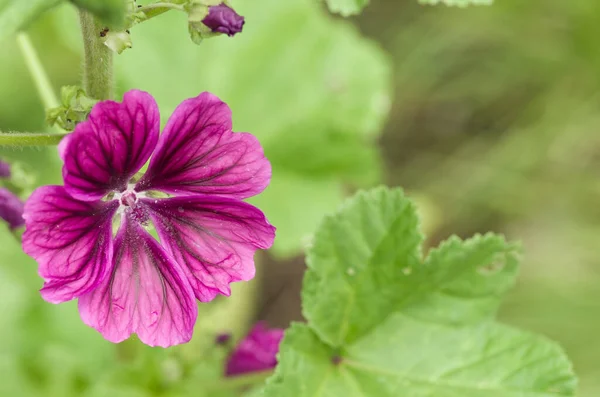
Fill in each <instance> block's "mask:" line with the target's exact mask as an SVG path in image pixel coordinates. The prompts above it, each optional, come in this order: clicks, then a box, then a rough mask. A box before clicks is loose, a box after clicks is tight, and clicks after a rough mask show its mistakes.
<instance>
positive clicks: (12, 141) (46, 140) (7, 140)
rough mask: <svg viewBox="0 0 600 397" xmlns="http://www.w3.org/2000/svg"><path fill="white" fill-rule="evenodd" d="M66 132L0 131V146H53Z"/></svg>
mask: <svg viewBox="0 0 600 397" xmlns="http://www.w3.org/2000/svg"><path fill="white" fill-rule="evenodd" d="M65 135H66V134H44V133H27V132H0V146H11V147H17V146H21V147H23V146H54V145H58V143H59V142H60V141H61V139H63V138H64V137H65Z"/></svg>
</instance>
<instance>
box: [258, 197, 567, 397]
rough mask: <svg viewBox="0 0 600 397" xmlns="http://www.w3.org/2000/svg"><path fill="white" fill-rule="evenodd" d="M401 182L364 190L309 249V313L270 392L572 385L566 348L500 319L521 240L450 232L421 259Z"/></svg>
mask: <svg viewBox="0 0 600 397" xmlns="http://www.w3.org/2000/svg"><path fill="white" fill-rule="evenodd" d="M417 225H418V219H417V216H416V214H415V209H414V207H413V205H412V204H411V203H410V201H409V200H408V199H407V198H405V197H404V196H403V194H402V192H401V191H400V190H388V189H384V188H379V189H375V190H372V191H370V192H363V193H359V194H358V195H357V196H356V197H355V198H353V199H352V200H350V201H349V202H348V203H347V204H346V205H345V206H344V207H343V209H342V210H341V211H340V212H339V213H338V214H337V215H335V216H332V217H329V218H327V219H326V220H325V221H324V223H323V224H322V226H321V227H320V228H319V230H318V232H317V233H316V236H315V242H314V246H313V247H312V248H311V249H310V250H309V252H308V259H307V262H308V266H309V271H308V272H307V274H306V277H305V280H304V287H303V303H304V306H303V309H304V314H305V317H306V318H307V319H308V325H303V324H296V325H294V326H293V327H292V328H291V329H290V330H288V331H287V333H286V337H285V339H284V341H283V343H282V347H281V350H280V356H279V360H280V365H279V367H278V369H277V372H276V374H275V375H274V377H273V378H272V379H271V380H270V381H269V382H268V384H267V386H266V388H265V390H264V396H265V397H271V396H272V397H275V396H277V397H286V396H290V397H291V396H294V397H312V396H332V397H333V396H340V395H354V396H378V397H385V396H390V397H392V396H399V395H402V396H406V397H421V396H435V397H456V396H461V397H467V396H468V397H480V396H481V397H483V396H486V397H487V396H497V397H522V396H525V395H527V396H531V397H550V396H573V395H574V392H575V386H576V380H575V376H574V374H573V371H572V368H571V364H570V363H569V361H568V359H567V358H566V356H565V355H564V353H563V352H562V350H561V348H560V347H559V346H557V345H556V344H554V343H553V342H551V341H549V340H546V339H545V338H543V337H539V336H535V335H532V334H529V333H526V332H522V331H519V330H516V329H513V328H510V327H507V326H504V325H501V324H498V323H496V322H495V321H494V319H493V318H494V316H495V314H496V311H497V309H498V306H499V304H500V301H501V299H502V296H503V295H504V293H505V292H506V291H507V290H508V289H509V287H511V286H512V284H513V282H514V278H515V276H516V272H517V250H516V247H515V246H514V245H511V244H507V243H506V242H505V241H504V239H503V238H501V237H499V236H495V235H492V234H488V235H485V236H476V237H474V238H472V239H470V240H466V241H461V240H460V239H458V238H456V237H453V238H450V239H449V240H448V241H447V242H445V243H443V244H442V245H441V246H440V247H439V248H437V249H434V250H432V251H431V252H430V253H429V255H428V256H427V258H425V259H424V260H421V254H420V251H419V250H420V243H421V236H420V233H419V231H418V226H417Z"/></svg>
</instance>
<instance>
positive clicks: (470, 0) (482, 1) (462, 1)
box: [419, 0, 494, 7]
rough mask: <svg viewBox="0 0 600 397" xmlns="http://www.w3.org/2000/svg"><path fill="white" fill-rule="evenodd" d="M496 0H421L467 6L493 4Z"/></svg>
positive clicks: (421, 1) (425, 2) (420, 0)
mask: <svg viewBox="0 0 600 397" xmlns="http://www.w3.org/2000/svg"><path fill="white" fill-rule="evenodd" d="M493 2H494V0H419V3H421V4H430V5H435V4H445V5H447V6H457V7H466V6H469V5H486V6H487V5H491V4H492V3H493Z"/></svg>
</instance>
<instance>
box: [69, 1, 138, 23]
mask: <svg viewBox="0 0 600 397" xmlns="http://www.w3.org/2000/svg"><path fill="white" fill-rule="evenodd" d="M69 1H70V2H71V3H73V4H75V5H76V6H77V7H79V8H81V9H84V10H86V11H88V12H90V13H92V14H94V15H95V16H96V17H97V18H98V19H100V20H101V21H103V22H104V23H106V24H107V25H108V26H109V27H111V28H114V29H122V28H123V27H124V25H125V13H126V11H127V8H126V4H125V0H69Z"/></svg>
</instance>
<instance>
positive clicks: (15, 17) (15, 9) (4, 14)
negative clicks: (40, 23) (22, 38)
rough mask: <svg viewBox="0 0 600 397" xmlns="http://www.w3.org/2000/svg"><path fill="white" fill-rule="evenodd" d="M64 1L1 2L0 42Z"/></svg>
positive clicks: (29, 0) (6, 0)
mask: <svg viewBox="0 0 600 397" xmlns="http://www.w3.org/2000/svg"><path fill="white" fill-rule="evenodd" d="M62 1H63V0H26V1H25V0H5V1H0V40H3V39H6V38H7V37H10V36H12V35H13V34H15V33H17V32H18V31H19V30H21V29H23V28H25V27H26V26H27V25H28V24H29V23H31V22H32V21H33V20H35V19H37V18H38V17H39V16H40V15H41V14H43V13H44V12H46V11H48V10H49V9H51V8H53V7H55V6H57V5H58V4H59V3H61V2H62Z"/></svg>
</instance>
